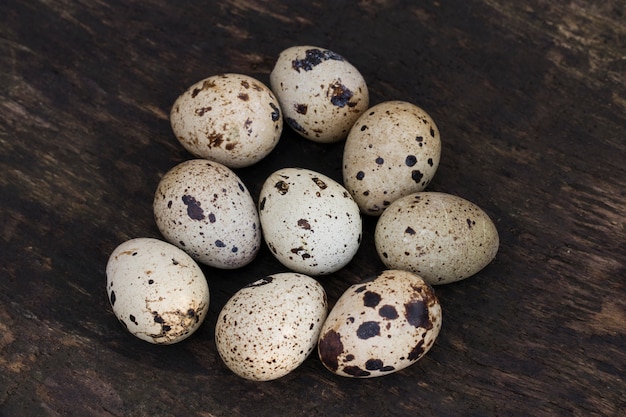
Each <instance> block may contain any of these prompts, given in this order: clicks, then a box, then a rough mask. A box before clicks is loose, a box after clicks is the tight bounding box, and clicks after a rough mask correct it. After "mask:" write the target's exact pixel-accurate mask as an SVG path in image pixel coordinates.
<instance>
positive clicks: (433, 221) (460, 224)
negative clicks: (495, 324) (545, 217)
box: [374, 192, 499, 285]
mask: <svg viewBox="0 0 626 417" xmlns="http://www.w3.org/2000/svg"><path fill="white" fill-rule="evenodd" d="M374 241H375V244H376V250H377V252H378V254H379V255H380V258H381V259H382V261H383V263H384V264H385V265H386V266H387V267H388V268H394V269H406V270H408V271H413V272H415V273H416V274H418V275H420V276H421V277H422V278H424V279H425V280H426V281H427V282H429V283H430V284H432V285H436V284H447V283H450V282H455V281H459V280H462V279H465V278H467V277H470V276H472V275H474V274H476V273H477V272H478V271H480V270H481V269H483V268H484V267H485V266H487V265H488V264H489V263H490V262H491V261H492V260H493V259H494V257H495V256H496V253H497V251H498V246H499V238H498V231H497V229H496V226H495V225H494V223H493V222H492V221H491V219H490V218H489V216H488V215H487V213H485V212H484V211H483V210H482V209H481V208H480V207H478V206H477V205H475V204H474V203H472V202H470V201H467V200H465V199H463V198H461V197H458V196H454V195H450V194H445V193H437V192H421V193H415V194H411V195H408V196H405V197H403V198H401V199H399V200H396V201H395V202H394V203H393V204H392V205H391V206H389V207H388V208H387V210H385V212H384V213H383V214H382V215H381V216H380V218H379V219H378V223H377V224H376V231H375V233H374Z"/></svg>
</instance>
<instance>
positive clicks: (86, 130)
mask: <svg viewBox="0 0 626 417" xmlns="http://www.w3.org/2000/svg"><path fill="white" fill-rule="evenodd" d="M625 18H626V5H625V4H624V2H622V1H613V0H608V1H605V2H591V1H583V0H574V1H570V2H566V3H563V2H550V1H543V0H531V1H527V2H515V1H511V0H470V1H460V0H449V1H437V2H411V1H408V0H404V1H403V0H361V1H358V2H348V1H333V2H331V1H318V2H310V3H309V2H298V1H291V0H283V1H262V0H253V1H244V0H229V1H223V2H211V1H205V2H193V1H187V0H180V1H177V2H166V1H163V0H144V1H139V0H131V1H121V0H100V1H69V0H46V1H36V0H27V1H17V0H7V1H4V2H2V3H1V4H0V225H1V228H0V249H1V250H0V415H2V416H5V415H6V416H18V415H19V416H42V415H46V416H58V415H71V416H73V415H76V416H144V415H150V416H199V417H208V416H252V415H260V416H264V415H267V416H275V415H308V416H366V415H375V414H377V415H399V416H404V415H406V416H415V415H443V416H458V415H463V416H494V415H501V416H528V415H533V416H554V415H562V416H619V415H621V414H622V413H623V410H624V409H626V383H625V382H624V379H625V376H626V351H625V350H624V346H626V297H625V295H626V286H625V282H624V281H625V278H626V220H625V214H626V213H625V211H626V210H625V208H626V172H625V169H624V161H625V155H626V140H625V138H626V76H625V74H626V44H625V43H624V40H625V39H626V24H624V19H625ZM296 44H311V45H317V46H322V47H328V48H330V49H333V50H334V51H336V52H338V53H340V54H342V55H344V56H345V57H346V58H347V59H348V60H349V61H350V62H351V63H353V64H354V65H355V66H356V67H357V68H358V69H359V70H360V71H361V73H362V74H363V75H364V77H365V79H366V80H367V82H368V86H369V88H370V94H371V102H372V104H374V103H378V102H381V101H384V100H391V99H399V100H407V101H410V102H413V103H415V104H418V105H419V106H421V107H423V108H424V109H425V110H426V111H428V112H429V113H430V114H431V116H432V117H433V119H434V120H435V121H436V122H437V125H438V127H439V129H440V131H441V136H442V142H443V151H442V160H441V164H440V167H439V170H438V172H437V174H436V176H435V179H434V181H433V182H432V184H431V185H430V186H429V189H430V190H434V191H444V192H448V193H452V194H456V195H459V196H462V197H464V198H467V199H469V200H471V201H473V202H475V203H476V204H478V205H479V206H481V207H482V208H483V209H484V210H485V211H486V212H487V213H488V214H489V215H490V216H492V218H493V219H494V221H495V223H496V226H497V227H498V230H499V232H500V238H501V247H500V251H499V253H498V255H497V257H496V260H495V261H494V262H493V263H492V264H490V265H489V266H488V267H487V268H486V269H484V270H483V271H481V272H480V273H479V274H477V275H476V276H474V277H471V278H469V279H467V280H464V281H461V282H459V283H455V284H450V285H446V286H440V287H436V291H437V295H438V296H439V298H440V301H441V304H442V307H443V323H444V324H443V329H442V332H441V334H440V336H439V338H438V340H437V342H436V343H435V346H434V348H433V349H432V350H431V351H430V352H429V353H428V354H427V355H426V356H425V357H424V358H423V359H422V360H420V361H419V362H418V363H417V364H415V365H413V366H411V367H409V368H407V369H405V370H403V371H401V372H398V373H396V374H392V375H389V376H386V377H384V378H376V379H371V380H349V379H345V378H340V377H336V376H334V375H332V374H330V373H329V372H328V371H326V370H325V369H324V367H323V366H322V365H321V364H320V362H319V360H318V359H317V357H316V356H315V355H313V356H311V357H310V358H309V359H307V361H306V362H305V363H304V364H303V365H302V366H301V367H300V368H298V369H297V370H296V371H294V372H293V373H291V374H289V375H287V376H286V377H284V378H282V379H279V380H277V381H273V382H268V383H254V382H250V381H245V380H242V379H241V378H238V377H236V376H235V375H233V374H232V373H231V372H230V371H228V370H227V369H226V368H225V367H224V365H223V364H222V363H221V361H220V359H219V357H218V355H217V352H216V349H215V343H214V340H213V337H214V321H215V318H216V317H217V314H218V312H219V311H220V309H221V307H222V306H223V305H224V303H225V302H226V300H227V299H228V298H229V297H230V296H231V295H232V294H233V293H234V292H235V291H237V289H239V288H240V287H242V286H243V285H245V284H246V283H249V282H251V281H253V280H255V279H257V278H259V277H262V276H264V275H266V274H270V273H274V272H277V271H281V270H283V268H282V267H281V266H280V265H279V264H278V262H277V261H275V260H274V259H273V258H272V256H271V254H270V253H269V251H267V250H266V249H264V250H263V251H262V252H261V254H260V255H259V257H258V258H257V259H256V260H255V261H254V262H253V263H252V264H250V265H249V266H247V267H245V268H242V269H241V270H236V271H220V270H215V269H211V268H204V270H205V273H206V275H207V277H208V280H209V285H210V288H211V307H210V313H209V317H208V319H207V320H206V322H205V323H204V324H203V326H202V327H201V328H200V330H199V331H198V332H197V333H196V334H194V335H193V337H191V338H190V339H188V340H186V341H184V342H183V343H180V344H178V345H174V346H167V347H165V346H152V345H149V344H147V343H145V342H142V341H140V340H136V339H134V338H133V337H132V336H131V335H130V334H128V333H126V332H125V331H124V330H123V328H122V327H121V326H120V324H119V323H118V322H117V320H116V319H115V317H114V315H113V313H112V311H111V309H110V306H109V304H108V300H107V297H106V294H105V280H106V279H105V273H104V268H105V265H106V261H107V258H108V256H109V254H110V253H111V251H112V250H113V249H114V248H115V247H116V246H117V245H118V244H119V243H121V242H122V241H124V240H126V239H129V238H132V237H139V236H148V237H159V232H158V229H157V228H156V226H155V224H154V220H153V217H152V209H151V204H152V198H153V193H154V190H155V189H156V185H157V183H158V181H159V179H160V177H161V176H162V175H163V174H164V173H165V172H166V171H167V170H168V169H170V168H171V167H173V166H174V165H176V164H177V163H179V162H182V161H183V160H186V159H189V158H190V155H189V154H187V153H186V152H185V151H184V149H183V148H182V147H181V146H180V145H179V144H178V143H177V142H176V140H175V138H174V136H173V134H172V132H171V128H170V126H169V120H168V114H169V110H170V107H171V105H172V103H173V102H174V100H175V99H176V97H177V96H178V95H179V94H180V93H181V92H182V91H184V90H185V89H186V88H187V87H188V86H189V85H191V84H193V83H194V82H196V81H198V80H200V79H202V78H204V77H207V76H209V75H214V74H217V73H221V72H239V73H244V74H248V75H251V76H254V77H257V78H258V79H259V80H261V81H263V82H265V83H268V79H269V72H270V71H271V69H272V66H273V63H274V61H275V59H276V57H277V55H278V53H279V52H280V51H281V50H282V49H285V48H287V47H289V46H292V45H296ZM341 152H342V144H341V143H340V144H333V145H319V144H314V143H312V142H308V141H306V140H304V139H301V138H299V137H298V136H296V135H295V134H294V133H293V132H292V131H290V130H289V129H288V128H285V132H284V134H283V137H282V139H281V142H280V144H279V145H278V147H277V148H276V149H275V151H274V152H273V153H272V154H271V155H270V156H268V157H267V158H266V159H264V160H263V161H261V162H260V163H259V164H257V165H255V166H253V167H249V168H246V169H242V170H238V171H237V172H238V174H239V175H240V176H241V177H242V179H243V180H244V181H245V182H246V184H247V185H248V187H249V188H250V190H251V192H252V194H253V195H254V196H257V195H258V192H259V191H260V187H261V184H262V182H263V179H264V178H265V177H266V176H267V175H269V174H270V173H271V172H273V171H274V170H276V169H278V168H281V167H285V166H301V167H304V168H310V169H315V170H318V171H320V172H322V173H324V174H326V175H328V176H330V177H332V178H335V179H337V180H340V177H341ZM374 226H375V219H370V218H367V219H365V222H364V238H363V243H362V246H361V248H360V250H359V252H358V254H357V256H356V257H355V259H354V260H353V261H352V262H351V263H350V264H349V265H348V266H347V267H346V268H344V269H343V270H341V271H340V272H337V273H335V274H332V275H331V276H329V277H325V278H322V279H321V282H322V284H323V285H324V287H325V289H326V291H327V292H328V296H329V300H330V301H331V302H334V301H335V300H336V299H337V298H338V297H339V295H341V293H342V292H343V291H344V290H345V289H346V288H347V287H348V286H349V285H351V284H353V283H355V282H358V281H359V280H360V279H362V278H365V277H367V276H370V275H371V274H373V273H374V272H376V271H378V270H380V269H382V268H383V266H382V263H381V262H380V261H379V260H378V259H377V257H376V252H375V250H374V247H373V230H374Z"/></svg>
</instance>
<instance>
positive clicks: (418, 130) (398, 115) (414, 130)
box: [343, 101, 441, 216]
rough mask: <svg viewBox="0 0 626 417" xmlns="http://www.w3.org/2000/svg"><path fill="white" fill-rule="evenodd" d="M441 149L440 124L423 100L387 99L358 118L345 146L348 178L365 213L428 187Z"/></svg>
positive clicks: (375, 212)
mask: <svg viewBox="0 0 626 417" xmlns="http://www.w3.org/2000/svg"><path fill="white" fill-rule="evenodd" d="M440 155H441V140H440V137H439V130H438V129H437V126H436V125H435V122H434V121H433V119H432V118H431V117H430V116H429V115H428V114H427V113H426V112H425V111H424V110H423V109H421V108H419V107H418V106H416V105H414V104H411V103H407V102H404V101H387V102H384V103H380V104H378V105H376V106H374V107H372V108H370V109H369V110H367V111H366V112H365V113H364V114H363V115H362V116H361V117H360V118H359V119H358V120H357V121H356V123H355V124H354V126H353V127H352V129H351V130H350V133H349V134H348V138H347V139H346V144H345V147H344V152H343V183H344V186H345V187H346V188H347V189H348V191H350V194H352V197H353V198H354V200H355V201H356V202H357V204H358V205H359V207H360V208H361V211H362V212H363V213H364V214H369V215H373V216H379V215H380V214H381V213H382V212H383V210H385V209H386V208H387V207H388V206H389V204H391V203H392V202H394V201H395V200H397V199H398V198H400V197H403V196H405V195H408V194H411V193H415V192H418V191H422V190H423V189H424V188H426V186H428V184H429V183H430V181H431V180H432V179H433V177H434V175H435V172H436V171H437V167H438V166H439V158H440Z"/></svg>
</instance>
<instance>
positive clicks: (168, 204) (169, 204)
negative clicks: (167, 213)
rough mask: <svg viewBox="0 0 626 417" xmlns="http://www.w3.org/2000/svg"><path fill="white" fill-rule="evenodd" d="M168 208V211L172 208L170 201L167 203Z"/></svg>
mask: <svg viewBox="0 0 626 417" xmlns="http://www.w3.org/2000/svg"><path fill="white" fill-rule="evenodd" d="M167 208H168V209H169V208H172V200H170V201H168V202H167Z"/></svg>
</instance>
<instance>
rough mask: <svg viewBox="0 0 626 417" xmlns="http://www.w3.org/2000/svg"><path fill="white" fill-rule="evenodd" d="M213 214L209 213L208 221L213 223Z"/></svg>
mask: <svg viewBox="0 0 626 417" xmlns="http://www.w3.org/2000/svg"><path fill="white" fill-rule="evenodd" d="M215 220H216V219H215V214H213V213H209V222H210V223H215Z"/></svg>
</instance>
